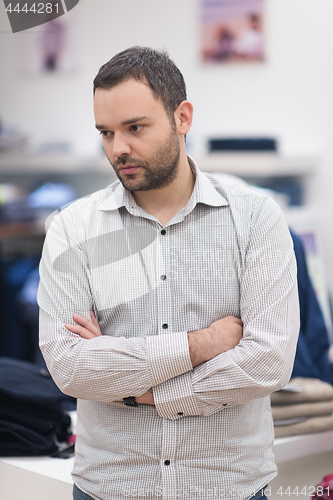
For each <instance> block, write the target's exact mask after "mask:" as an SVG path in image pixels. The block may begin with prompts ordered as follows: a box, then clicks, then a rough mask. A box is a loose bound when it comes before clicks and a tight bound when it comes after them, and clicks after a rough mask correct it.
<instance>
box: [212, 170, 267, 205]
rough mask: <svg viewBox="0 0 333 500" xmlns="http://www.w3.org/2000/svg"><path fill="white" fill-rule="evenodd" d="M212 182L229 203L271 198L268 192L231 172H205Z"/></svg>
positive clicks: (252, 201) (259, 200) (253, 201)
mask: <svg viewBox="0 0 333 500" xmlns="http://www.w3.org/2000/svg"><path fill="white" fill-rule="evenodd" d="M204 175H205V176H206V177H207V178H208V179H209V181H210V182H211V184H212V186H213V187H214V189H215V190H216V191H217V192H218V193H219V194H220V195H221V196H223V198H225V199H226V200H227V201H228V202H229V203H232V202H234V203H237V202H240V203H244V202H245V203H246V202H248V203H255V202H261V201H263V200H266V199H267V198H268V199H271V198H270V196H268V195H267V193H266V192H263V191H262V190H260V189H259V188H256V187H252V186H250V185H249V184H248V183H247V182H246V181H244V180H243V179H241V178H240V177H236V176H235V175H231V174H224V173H216V174H209V173H205V174H204Z"/></svg>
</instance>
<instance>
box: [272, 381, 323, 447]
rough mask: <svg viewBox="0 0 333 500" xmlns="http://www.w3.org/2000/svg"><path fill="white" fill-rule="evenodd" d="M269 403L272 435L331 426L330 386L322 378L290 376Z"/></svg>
mask: <svg viewBox="0 0 333 500" xmlns="http://www.w3.org/2000/svg"><path fill="white" fill-rule="evenodd" d="M271 404H272V413H273V421H274V431H275V437H285V436H293V435H298V434H308V433H311V432H322V431H327V430H331V429H333V386H332V385H331V384H328V383H326V382H323V381H322V380H319V379H314V378H302V377H296V378H293V379H291V380H290V382H289V384H288V385H287V386H286V387H284V388H283V389H282V390H280V391H277V392H274V393H273V394H271Z"/></svg>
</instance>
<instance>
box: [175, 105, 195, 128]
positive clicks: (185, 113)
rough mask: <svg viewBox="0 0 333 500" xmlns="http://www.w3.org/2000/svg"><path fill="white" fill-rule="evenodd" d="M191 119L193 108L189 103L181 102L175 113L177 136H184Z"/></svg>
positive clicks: (189, 126)
mask: <svg viewBox="0 0 333 500" xmlns="http://www.w3.org/2000/svg"><path fill="white" fill-rule="evenodd" d="M192 119H193V106H192V104H191V103H190V102H189V101H182V102H181V103H180V104H179V106H178V108H177V109H176V111H175V121H176V125H177V128H178V132H179V135H186V134H187V132H188V131H189V130H190V128H191V125H192Z"/></svg>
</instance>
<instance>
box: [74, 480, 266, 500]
mask: <svg viewBox="0 0 333 500" xmlns="http://www.w3.org/2000/svg"><path fill="white" fill-rule="evenodd" d="M266 488H267V485H266V486H265V487H264V488H262V489H261V490H259V491H258V492H257V493H256V494H255V495H254V496H253V497H251V498H250V500H259V499H260V500H268V499H267V497H266V495H264V494H263V493H264V491H265V489H266ZM73 500H94V499H93V498H92V497H91V496H89V495H87V494H86V493H83V491H81V490H80V489H79V488H78V487H77V486H76V485H75V484H74V488H73ZM230 500H231V499H230Z"/></svg>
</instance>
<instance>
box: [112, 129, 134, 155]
mask: <svg viewBox="0 0 333 500" xmlns="http://www.w3.org/2000/svg"><path fill="white" fill-rule="evenodd" d="M112 146H113V148H112V154H113V156H115V157H116V158H117V157H119V156H121V155H124V154H127V155H129V154H131V147H130V144H129V142H128V141H127V140H126V138H125V137H124V136H123V135H121V134H115V135H114V138H113V144H112Z"/></svg>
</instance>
